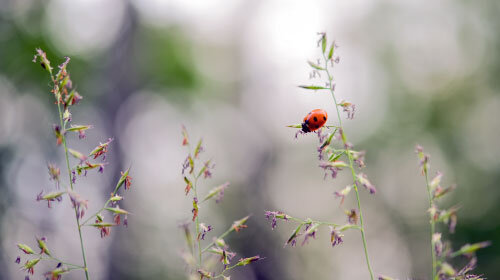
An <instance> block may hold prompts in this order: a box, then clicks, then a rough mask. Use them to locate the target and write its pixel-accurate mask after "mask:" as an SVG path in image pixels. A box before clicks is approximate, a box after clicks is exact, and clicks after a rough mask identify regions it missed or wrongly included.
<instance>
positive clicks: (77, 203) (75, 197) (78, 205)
mask: <svg viewBox="0 0 500 280" xmlns="http://www.w3.org/2000/svg"><path fill="white" fill-rule="evenodd" d="M68 194H69V198H70V200H71V204H72V205H73V208H75V209H76V212H77V219H80V218H82V217H83V215H85V210H86V209H87V208H88V203H89V201H88V200H86V199H83V198H82V197H81V196H80V195H79V194H77V193H75V192H74V191H71V190H70V191H68Z"/></svg>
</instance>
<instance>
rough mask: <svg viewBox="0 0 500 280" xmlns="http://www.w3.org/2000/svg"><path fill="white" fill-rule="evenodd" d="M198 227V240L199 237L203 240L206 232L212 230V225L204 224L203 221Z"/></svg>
mask: <svg viewBox="0 0 500 280" xmlns="http://www.w3.org/2000/svg"><path fill="white" fill-rule="evenodd" d="M200 229H201V232H200V233H199V234H198V240H200V239H201V240H205V235H206V234H207V232H209V231H211V230H212V226H211V225H205V224H204V223H201V224H200Z"/></svg>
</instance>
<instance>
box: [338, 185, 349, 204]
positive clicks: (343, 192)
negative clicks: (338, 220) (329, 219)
mask: <svg viewBox="0 0 500 280" xmlns="http://www.w3.org/2000/svg"><path fill="white" fill-rule="evenodd" d="M351 189H352V185H349V186H347V187H345V188H343V189H342V190H340V191H336V192H334V194H335V196H337V197H341V198H342V200H341V201H340V204H342V203H344V199H345V197H346V196H347V195H348V194H349V193H350V192H351Z"/></svg>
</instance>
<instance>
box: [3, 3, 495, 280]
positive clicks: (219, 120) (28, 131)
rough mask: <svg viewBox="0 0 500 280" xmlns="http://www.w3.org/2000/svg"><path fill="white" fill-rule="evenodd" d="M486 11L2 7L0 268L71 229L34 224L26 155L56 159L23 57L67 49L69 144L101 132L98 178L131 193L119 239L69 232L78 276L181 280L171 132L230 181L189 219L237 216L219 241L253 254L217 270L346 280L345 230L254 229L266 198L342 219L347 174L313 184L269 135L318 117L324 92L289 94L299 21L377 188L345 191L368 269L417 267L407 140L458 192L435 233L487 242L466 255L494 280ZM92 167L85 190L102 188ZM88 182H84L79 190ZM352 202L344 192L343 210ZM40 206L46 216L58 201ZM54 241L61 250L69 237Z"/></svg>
mask: <svg viewBox="0 0 500 280" xmlns="http://www.w3.org/2000/svg"><path fill="white" fill-rule="evenodd" d="M106 5H108V6H106ZM499 12H500V5H499V4H498V1H494V0H490V1H472V2H470V1H469V2H467V1H444V2H438V3H431V4H427V5H422V3H421V2H418V1H389V0H379V1H368V0H366V1H350V2H345V1H291V2H288V1H278V0H274V1H246V0H240V1H230V2H226V1H218V0H210V1H194V2H192V1H165V2H164V3H163V2H161V1H121V0H114V1H104V2H101V1H62V0H52V1H36V0H28V1H14V0H11V1H3V2H2V3H1V4H0V34H1V36H0V191H1V195H0V271H1V272H2V273H0V279H18V278H19V277H21V276H22V275H21V274H20V273H19V272H18V271H17V266H16V265H15V263H14V260H15V257H16V255H15V254H16V253H17V252H16V250H17V249H16V247H15V242H16V240H17V239H19V238H22V239H24V240H28V239H29V238H32V239H33V238H34V236H35V235H39V236H43V235H50V236H55V238H58V239H61V240H62V241H65V240H67V238H68V237H67V236H72V235H73V232H71V234H67V233H68V232H67V231H68V230H69V229H65V228H62V227H53V225H52V224H50V222H48V221H47V220H46V219H44V215H46V214H47V212H45V211H49V210H47V209H42V208H41V207H39V205H37V204H36V203H34V199H35V197H36V194H37V193H39V191H40V190H41V188H42V187H43V186H40V185H43V184H48V183H49V182H48V175H47V174H46V170H45V169H44V168H45V166H46V161H45V159H46V158H47V157H48V155H50V154H54V151H55V150H56V149H55V147H54V145H53V138H52V135H50V131H49V129H48V128H50V126H51V125H52V123H53V122H54V120H55V116H53V115H52V114H51V113H50V111H49V110H48V109H47V108H48V106H51V105H52V104H51V102H52V101H51V99H50V98H47V94H48V93H47V92H46V88H47V86H46V85H47V81H46V77H45V75H44V73H43V71H40V69H37V67H39V66H37V65H34V64H32V63H31V59H32V57H33V54H34V49H35V48H36V47H41V48H43V49H44V50H46V51H47V53H48V55H49V56H50V57H52V58H56V57H63V56H65V55H69V56H71V58H72V60H71V66H70V71H71V73H72V79H73V80H75V81H78V87H79V88H78V90H79V91H80V92H82V93H83V94H84V96H85V99H84V100H82V108H81V110H82V112H81V114H89V115H91V116H93V117H94V118H95V119H93V120H90V121H91V123H95V124H96V125H95V129H94V130H93V131H92V133H89V135H88V138H89V142H92V141H95V142H97V141H98V139H102V138H103V137H115V141H116V147H115V148H114V149H111V151H110V156H109V157H110V158H109V160H110V161H111V164H110V166H114V165H116V168H117V170H111V168H110V170H106V171H105V174H107V175H108V176H110V174H114V173H116V172H117V171H119V170H118V169H121V168H123V166H118V164H113V163H118V162H133V163H134V166H133V168H134V174H135V175H136V176H134V180H135V181H134V183H135V185H136V186H137V189H139V188H142V191H141V192H137V193H136V195H135V197H130V199H129V200H127V201H124V203H125V204H126V206H127V209H130V211H131V212H132V213H134V216H133V217H129V219H130V221H129V223H130V225H131V226H130V228H129V230H128V231H127V233H125V234H121V233H119V232H117V234H116V235H115V236H113V238H114V239H113V242H110V244H111V243H112V244H111V245H109V247H107V246H108V245H103V243H100V242H99V240H97V241H95V242H89V243H90V244H96V245H95V246H94V245H89V248H87V250H88V251H90V256H89V259H93V261H91V263H90V264H89V266H90V267H92V268H93V272H94V273H95V275H94V276H93V278H96V279H157V278H161V279H183V277H184V271H183V269H182V260H181V259H180V257H179V255H178V252H177V251H175V249H173V248H178V246H177V244H182V233H181V231H180V230H179V229H178V228H177V224H178V222H179V221H181V220H183V219H185V218H186V217H185V216H184V215H185V213H189V209H188V208H185V205H188V204H189V203H187V201H184V200H181V199H179V197H182V194H183V191H184V185H183V179H182V177H181V176H180V175H178V174H179V170H180V168H181V163H182V160H183V153H182V150H181V149H180V148H179V142H178V139H179V134H178V131H179V128H180V125H181V124H183V123H184V124H186V125H187V126H189V127H191V128H192V130H193V131H197V132H199V133H200V135H204V136H205V138H204V140H205V142H206V143H207V145H209V146H210V147H213V152H214V154H215V155H216V158H217V159H218V160H219V162H220V164H219V165H217V170H218V171H217V172H220V173H221V174H220V176H219V174H218V175H217V177H220V178H225V179H227V180H229V181H231V182H232V184H231V186H232V188H231V189H230V190H228V191H227V193H226V198H225V202H224V203H222V205H221V207H220V209H218V210H214V212H212V213H207V215H213V216H216V217H217V219H218V221H216V222H214V225H213V226H214V228H215V229H216V230H217V231H218V230H221V229H222V228H223V227H224V225H227V224H228V223H230V222H231V221H233V220H235V219H238V218H239V217H240V216H244V215H245V214H246V213H248V212H250V213H253V214H254V217H253V218H252V220H251V221H250V223H251V224H250V225H249V230H248V231H247V232H242V234H238V235H237V236H235V237H234V238H231V240H228V242H230V243H232V244H234V245H235V250H237V251H238V252H241V254H242V255H247V256H248V255H255V254H260V255H262V256H265V257H266V259H265V260H264V261H262V262H259V263H257V264H256V265H255V266H253V267H251V268H250V267H249V268H244V269H242V270H241V275H240V274H238V275H235V278H236V279H307V278H310V279H328V278H330V277H331V275H336V276H337V277H338V278H339V279H365V278H366V277H367V275H366V274H365V273H366V272H365V271H361V270H359V269H357V268H358V267H359V265H360V263H362V262H363V256H362V255H361V254H358V253H359V252H361V250H362V249H361V248H360V247H357V246H358V244H357V243H358V242H357V237H355V238H352V239H351V238H349V237H346V238H345V239H344V243H343V244H342V246H338V248H336V249H335V250H334V251H332V250H331V248H328V246H321V245H316V244H315V243H312V244H311V246H308V247H297V248H293V249H291V248H282V243H281V240H285V239H286V238H287V237H288V236H285V235H288V234H289V232H291V231H292V230H293V228H290V229H289V231H287V229H283V236H280V234H279V233H278V234H277V233H276V232H274V233H271V232H270V229H269V227H268V225H267V223H266V220H265V217H264V215H263V214H264V210H265V209H276V208H277V207H283V209H280V210H282V211H285V212H286V211H288V210H291V209H300V211H301V213H306V214H307V215H310V216H313V217H318V219H319V218H321V219H330V218H331V219H342V218H343V217H344V216H343V215H344V213H343V211H342V209H339V208H338V204H337V201H335V199H334V196H333V192H334V191H336V190H340V189H341V188H342V187H344V186H345V184H343V182H347V179H348V178H339V181H338V182H335V183H331V182H329V181H323V180H322V173H321V171H320V170H318V168H317V167H316V166H315V164H316V154H315V146H316V142H315V141H317V140H315V139H313V138H314V137H310V138H309V137H305V138H303V139H300V140H299V141H296V140H294V139H293V136H294V131H293V129H291V128H286V127H285V125H287V124H290V123H298V122H300V120H301V118H302V117H303V115H304V114H305V113H307V112H309V111H310V110H311V109H313V108H319V107H323V108H324V109H325V110H327V112H328V113H329V114H330V115H331V114H333V113H334V111H333V109H334V108H333V105H329V104H331V103H330V102H331V101H330V97H329V96H327V95H315V96H313V97H309V96H308V97H307V99H306V98H304V97H301V94H303V93H302V92H303V91H302V90H300V89H298V88H297V87H296V85H298V84H307V83H308V79H307V68H306V67H307V66H304V64H305V59H304V57H308V58H311V59H313V58H314V50H315V49H314V46H313V45H314V42H315V38H316V32H318V31H326V32H327V33H328V34H329V36H330V38H332V39H333V38H334V39H336V41H337V43H338V44H339V46H340V47H339V49H338V52H339V55H340V58H341V60H340V64H339V65H338V66H336V69H335V72H334V77H335V82H336V84H337V89H336V91H337V92H338V94H339V95H340V99H342V98H346V99H349V101H352V102H353V103H355V104H356V107H357V108H358V109H359V111H358V112H359V113H357V115H356V117H355V118H354V120H352V121H350V120H346V124H345V126H346V130H347V132H348V133H349V135H353V136H351V138H352V139H362V140H360V141H358V142H357V143H354V144H355V145H356V146H359V147H362V148H363V149H364V150H366V151H367V162H366V164H367V166H369V167H370V170H369V171H368V173H369V174H368V175H369V176H370V179H371V181H372V182H373V183H374V184H376V185H377V187H378V192H377V194H376V196H374V197H369V196H367V195H362V198H361V199H362V200H363V204H364V205H365V201H366V205H367V206H366V207H364V208H366V210H364V215H366V220H367V225H366V228H367V239H368V243H369V246H370V248H369V249H370V251H373V252H376V254H377V258H376V259H374V260H373V266H374V270H375V272H376V273H383V274H387V275H393V276H394V277H397V278H402V279H405V278H406V277H412V278H425V277H427V275H429V273H428V271H429V264H430V258H429V252H428V246H427V245H428V244H429V240H428V224H427V213H426V212H425V211H426V209H427V205H426V193H425V190H423V189H422V181H421V177H420V176H419V174H418V172H416V171H415V170H417V168H416V163H415V160H414V153H413V147H414V146H415V144H416V143H420V144H422V145H424V146H425V147H426V148H427V150H428V151H429V152H430V154H432V155H433V158H432V162H433V164H435V167H440V168H443V171H444V172H446V174H447V179H446V180H445V182H443V184H451V183H452V182H456V183H457V184H458V186H457V189H456V191H455V192H454V194H453V196H451V197H449V198H447V199H445V200H444V201H443V203H444V205H445V206H451V204H452V203H455V202H459V205H460V206H461V208H460V212H459V215H460V220H459V223H458V225H457V228H456V233H455V234H454V235H452V236H450V237H449V239H451V240H452V242H453V243H454V244H463V243H474V242H478V241H482V240H491V241H492V246H491V247H489V248H486V249H484V250H481V251H479V252H478V254H477V256H478V268H477V270H476V271H477V272H481V273H484V276H485V277H486V278H489V279H493V278H494V277H496V276H497V275H500V271H499V268H498V265H497V264H498V263H499V262H500V249H499V247H498V246H497V244H500V222H499V221H500V219H499V215H500V214H499V213H500V204H498V203H497V201H498V199H499V198H500V188H498V181H500V180H499V179H500V160H499V159H500V148H499V146H498V143H500V121H499V120H500V113H499V112H500V96H499V92H500V83H499V82H498V81H499V80H498V78H497V77H498V75H500V35H499V33H498V32H497V30H498V28H499V27H500V18H499V17H498V16H497V15H498V14H499ZM58 62H60V61H57V62H54V63H56V64H57V63H58ZM196 136H197V135H194V137H196ZM81 145H82V146H83V147H85V146H84V145H85V144H81ZM125 149H126V150H127V151H128V153H127V155H126V157H127V158H123V157H125V154H124V153H122V151H123V150H125ZM51 160H53V161H55V162H58V161H60V160H61V158H59V157H57V156H55V157H53V158H52V159H51ZM108 171H109V173H107V172H108ZM111 177H112V176H110V177H109V178H108V179H109V188H105V189H103V190H102V193H99V194H94V195H95V197H101V196H103V195H102V194H108V193H109V192H110V189H112V188H113V183H114V182H115V181H114V180H115V179H116V178H111ZM448 180H449V181H448ZM93 182H94V178H93V177H92V176H90V177H89V178H88V180H87V181H86V184H92V183H93ZM217 183H223V182H215V181H214V184H217ZM85 195H86V196H87V197H89V198H90V199H91V201H95V200H96V198H93V197H92V194H91V193H88V194H85ZM66 203H67V201H66ZM353 203H354V202H353V201H350V200H349V201H348V200H346V202H345V207H346V208H349V207H351V206H352V205H354V204H353ZM101 204H102V203H101V202H99V201H96V203H95V205H89V211H92V209H93V208H92V207H98V205H101ZM311 205H327V206H325V207H321V208H320V207H311ZM364 205H363V206H364ZM50 211H53V212H54V213H50V214H51V215H56V216H58V215H59V217H61V219H63V220H64V219H65V217H64V216H63V215H64V214H63V212H64V211H59V210H58V209H51V210H50ZM297 211H298V210H297ZM290 214H291V215H293V214H296V213H290ZM30 217H35V218H33V219H31V218H30ZM211 217H212V216H211ZM70 219H71V218H69V219H66V220H70ZM286 226H287V225H283V227H286ZM68 228H71V227H68ZM48 233H50V234H48ZM318 234H319V235H322V236H323V235H328V234H329V233H328V232H326V231H325V232H321V231H320V232H319V233H318ZM211 237H212V236H207V238H208V239H210V238H211ZM323 237H324V236H323ZM447 239H448V238H447ZM33 240H34V239H33ZM58 243H63V242H58ZM73 243H74V242H73V240H68V244H73ZM318 243H319V242H318ZM56 249H58V250H60V251H61V250H62V253H63V254H66V256H67V257H69V258H72V257H75V260H76V261H78V259H76V257H77V255H74V252H73V251H77V250H74V248H66V249H65V248H56ZM106 252H109V256H111V255H113V256H119V257H115V258H113V259H111V258H107V257H106V256H107V255H106V254H103V253H106ZM100 255H102V256H105V257H103V258H97V256H100ZM237 257H240V256H237Z"/></svg>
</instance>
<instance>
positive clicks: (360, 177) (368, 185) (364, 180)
mask: <svg viewBox="0 0 500 280" xmlns="http://www.w3.org/2000/svg"><path fill="white" fill-rule="evenodd" d="M356 176H357V180H358V182H359V183H360V184H361V185H363V187H365V188H366V189H367V190H368V191H370V193H371V194H374V193H375V192H377V189H375V186H374V185H373V184H372V183H371V182H370V181H368V178H367V177H366V175H365V174H364V173H360V174H358V175H356Z"/></svg>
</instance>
